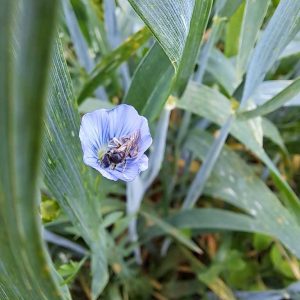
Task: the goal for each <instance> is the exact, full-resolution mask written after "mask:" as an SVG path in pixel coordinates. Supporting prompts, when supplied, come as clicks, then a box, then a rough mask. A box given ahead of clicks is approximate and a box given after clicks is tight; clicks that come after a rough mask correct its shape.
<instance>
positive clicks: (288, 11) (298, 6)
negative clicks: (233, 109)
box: [242, 0, 300, 106]
mask: <svg viewBox="0 0 300 300" xmlns="http://www.w3.org/2000/svg"><path fill="white" fill-rule="evenodd" d="M299 29H300V1H294V0H282V1H280V3H279V5H278V7H277V9H276V11H275V13H274V15H273V16H272V18H271V20H270V22H269V23H268V25H267V27H266V29H265V30H264V32H263V34H262V36H261V38H260V40H259V41H258V43H257V45H256V47H255V49H254V52H253V55H252V57H251V60H250V62H249V67H248V71H247V77H246V82H245V89H244V93H243V99H242V103H244V102H245V101H247V100H248V98H249V97H250V96H251V95H252V93H253V92H254V91H255V89H256V88H257V86H258V85H259V84H260V83H261V82H262V81H263V79H264V77H265V75H266V73H267V72H268V70H269V69H270V68H271V67H272V65H273V63H274V62H275V60H276V59H278V58H279V55H280V54H281V52H282V51H283V49H284V48H285V46H286V45H287V44H288V43H289V42H290V41H291V40H292V39H293V38H294V36H295V35H296V33H297V32H298V31H299ZM242 106H243V105H242Z"/></svg>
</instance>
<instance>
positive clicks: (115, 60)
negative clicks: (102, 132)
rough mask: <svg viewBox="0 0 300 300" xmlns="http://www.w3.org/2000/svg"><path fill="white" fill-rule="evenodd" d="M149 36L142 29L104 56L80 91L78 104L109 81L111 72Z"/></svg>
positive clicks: (146, 31) (145, 29) (147, 32)
mask: <svg viewBox="0 0 300 300" xmlns="http://www.w3.org/2000/svg"><path fill="white" fill-rule="evenodd" d="M150 35H151V33H150V32H149V30H148V29H147V28H143V29H141V30H140V31H138V32H137V33H135V34H134V35H133V36H131V37H130V38H129V39H127V40H126V41H125V42H124V43H123V44H122V45H120V46H119V47H118V48H117V49H115V50H114V51H112V52H110V53H109V54H107V55H106V56H104V57H103V58H102V59H101V61H100V63H99V64H97V65H96V66H95V68H94V70H93V71H92V72H91V74H90V77H89V79H88V80H87V81H86V82H85V84H84V86H83V88H82V89H81V91H80V93H79V96H78V99H77V102H78V104H81V102H83V101H84V99H85V98H86V97H88V96H90V95H91V94H92V93H93V92H94V91H95V89H96V88H97V87H99V85H100V84H101V83H103V82H104V81H105V80H107V79H109V78H110V76H111V74H112V72H113V71H114V70H115V69H116V68H117V67H119V66H120V65H121V64H122V63H123V62H124V61H126V60H127V59H128V58H129V57H130V56H131V55H132V54H134V53H135V52H136V51H137V50H138V49H139V48H140V47H141V46H142V45H143V44H144V43H145V42H146V41H147V40H148V39H149V37H150Z"/></svg>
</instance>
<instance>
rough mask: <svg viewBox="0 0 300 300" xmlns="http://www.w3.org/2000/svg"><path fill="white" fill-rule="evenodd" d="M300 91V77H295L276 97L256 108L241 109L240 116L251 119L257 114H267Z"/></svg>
mask: <svg viewBox="0 0 300 300" xmlns="http://www.w3.org/2000/svg"><path fill="white" fill-rule="evenodd" d="M299 93H300V78H297V79H295V81H293V83H291V84H290V85H289V86H288V87H286V88H285V89H284V90H282V91H281V92H280V93H279V94H277V95H276V96H275V97H273V98H272V99H270V100H269V101H267V102H265V103H264V104H262V105H260V106H258V107H257V108H255V109H252V110H248V111H241V112H239V113H238V117H239V118H241V119H250V118H255V117H257V116H263V115H266V114H268V113H270V112H272V111H274V110H276V109H278V108H280V107H282V106H283V105H284V104H285V103H286V102H288V101H290V100H291V99H293V98H294V97H295V96H297V95H299Z"/></svg>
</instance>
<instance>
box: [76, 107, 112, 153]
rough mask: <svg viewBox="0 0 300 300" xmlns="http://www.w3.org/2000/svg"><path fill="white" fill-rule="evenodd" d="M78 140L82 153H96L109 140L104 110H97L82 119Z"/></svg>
mask: <svg viewBox="0 0 300 300" xmlns="http://www.w3.org/2000/svg"><path fill="white" fill-rule="evenodd" d="M79 138H80V140H81V145H82V150H83V152H85V151H87V149H94V151H96V152H97V151H98V150H99V149H100V148H101V146H102V145H104V144H107V143H108V140H109V120H108V113H107V110H106V109H98V110H95V111H94V112H91V113H87V114H85V115H84V116H83V117H82V120H81V125H80V131H79Z"/></svg>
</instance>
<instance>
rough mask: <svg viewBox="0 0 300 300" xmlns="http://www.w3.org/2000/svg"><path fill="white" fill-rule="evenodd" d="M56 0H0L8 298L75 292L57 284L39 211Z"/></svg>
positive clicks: (0, 280)
mask: <svg viewBox="0 0 300 300" xmlns="http://www.w3.org/2000/svg"><path fill="white" fill-rule="evenodd" d="M57 4H58V2H57V1H51V2H49V1H34V0H29V1H26V5H25V3H24V2H23V1H17V2H16V1H5V0H1V1H0V6H1V13H0V14H1V18H0V19H1V22H4V23H3V24H1V25H2V26H1V28H0V36H1V38H0V39H1V45H2V46H1V50H0V62H1V70H0V74H1V75H0V82H1V83H0V85H1V94H0V112H1V113H0V114H1V118H0V122H1V126H0V128H1V131H0V133H1V140H2V143H3V147H2V145H1V147H0V149H1V150H0V160H1V166H2V167H1V171H0V206H1V209H0V214H1V216H0V220H1V226H0V240H1V249H0V257H1V263H0V274H1V275H0V285H1V291H2V294H4V295H5V297H6V299H64V298H70V297H69V295H67V294H66V297H64V296H63V289H62V288H60V287H59V283H58V280H57V279H58V277H56V276H57V274H56V273H55V271H54V270H53V268H52V262H51V261H50V258H49V256H48V253H47V252H46V249H45V245H44V243H43V241H42V238H41V223H40V218H39V216H38V215H37V213H36V212H37V210H38V204H39V201H38V193H37V189H38V175H39V159H40V149H41V135H42V129H43V126H42V118H43V112H44V104H45V92H46V88H47V81H48V80H47V79H48V73H47V72H48V66H49V61H50V53H51V49H52V46H51V45H52V37H53V31H54V28H55V21H56V15H57ZM20 7H21V10H20V9H19V8H20ZM2 12H3V13H2ZM14 22H16V23H14ZM13 23H14V24H13ZM13 25H16V27H15V31H13V30H12V28H13ZM16 41H17V42H16ZM2 42H4V43H3V44H2ZM14 46H15V49H13V47H14ZM13 50H14V51H13ZM21 50H22V51H21ZM15 53H16V56H15V59H13V54H15ZM2 63H3V64H2ZM13 66H14V67H15V68H14V69H13ZM2 85H3V86H2ZM2 87H3V89H2ZM32 111H35V114H34V115H33V114H32ZM2 115H3V116H2ZM29 116H31V117H30V118H29ZM2 117H3V118H2ZM3 171H4V172H5V173H3ZM16 245H17V246H18V247H16Z"/></svg>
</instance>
